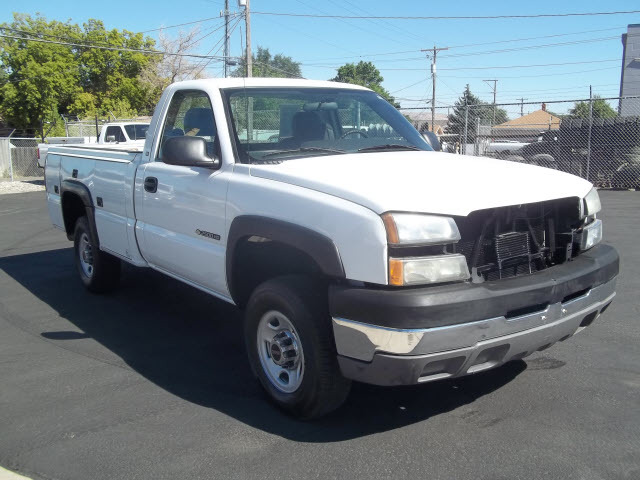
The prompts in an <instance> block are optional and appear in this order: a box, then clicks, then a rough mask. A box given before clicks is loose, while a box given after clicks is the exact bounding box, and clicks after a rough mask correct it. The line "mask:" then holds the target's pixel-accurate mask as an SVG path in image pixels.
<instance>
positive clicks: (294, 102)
mask: <svg viewBox="0 0 640 480" xmlns="http://www.w3.org/2000/svg"><path fill="white" fill-rule="evenodd" d="M224 95H225V99H226V102H227V107H228V109H229V112H230V113H231V118H232V121H233V123H232V126H233V132H232V135H233V136H234V137H235V142H236V147H237V151H238V154H239V156H240V161H242V162H252V163H260V162H265V163H270V162H274V161H275V162H279V161H282V160H288V159H292V158H302V157H307V156H319V155H339V154H343V153H362V152H377V151H389V150H399V151H400V150H432V148H431V147H430V146H429V144H428V143H427V142H425V141H424V139H423V138H422V137H421V136H420V134H419V133H418V132H417V130H416V129H415V128H414V127H413V125H411V124H410V123H409V122H408V121H407V120H406V119H405V118H404V117H403V116H402V114H401V113H400V112H398V111H397V110H396V109H395V108H394V107H393V106H392V105H390V104H389V103H388V102H387V101H386V100H384V99H383V98H382V97H380V96H379V95H378V94H377V93H374V92H370V91H361V90H351V89H342V88H300V87H289V88H284V87H280V88H247V89H243V88H239V89H227V90H224Z"/></svg>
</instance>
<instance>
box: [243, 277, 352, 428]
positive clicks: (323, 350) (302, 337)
mask: <svg viewBox="0 0 640 480" xmlns="http://www.w3.org/2000/svg"><path fill="white" fill-rule="evenodd" d="M323 287H324V288H323ZM326 291H327V290H326V285H324V286H323V285H321V284H319V283H317V282H314V281H313V280H312V279H310V278H307V277H304V276H286V277H278V278H275V279H272V280H268V281H266V282H264V283H263V284H261V285H259V286H258V287H257V288H256V289H255V291H254V292H253V294H252V295H251V298H250V299H249V303H248V305H247V308H246V312H245V322H244V334H245V342H246V346H247V353H248V356H249V362H250V364H251V368H252V370H253V373H254V375H256V376H257V377H258V380H259V381H260V384H261V385H262V387H263V388H264V390H265V392H266V393H267V395H268V396H269V398H270V399H271V400H272V401H273V402H274V403H275V404H276V405H277V406H278V407H280V408H282V409H283V410H285V411H287V412H288V413H290V414H292V415H294V416H296V417H298V418H303V419H312V418H318V417H321V416H323V415H326V414H327V413H329V412H331V411H333V410H335V409H337V408H338V407H340V405H342V404H343V403H344V401H345V399H346V398H347V395H348V394H349V389H350V387H351V381H350V380H347V379H346V378H344V377H343V376H342V374H341V372H340V368H339V366H338V360H337V353H336V349H335V341H334V338H333V330H332V327H331V321H330V318H329V313H328V309H327V298H326ZM272 311H276V312H278V313H281V314H283V315H284V316H285V317H286V318H287V319H288V321H289V322H290V323H291V324H292V326H293V328H294V329H295V332H294V333H295V335H296V336H297V340H298V341H299V342H300V345H301V351H302V352H303V359H304V360H303V367H302V368H303V371H304V374H303V375H302V378H301V380H300V384H299V387H298V388H297V390H295V391H293V392H291V393H286V392H283V391H282V390H281V389H279V388H278V387H276V385H275V384H274V382H273V381H272V380H271V379H270V377H269V374H268V373H267V372H265V368H263V365H262V363H261V360H260V355H261V354H260V353H259V350H258V349H259V346H258V335H259V333H258V330H259V325H260V322H261V319H262V318H263V316H264V315H265V314H266V315H268V312H272Z"/></svg>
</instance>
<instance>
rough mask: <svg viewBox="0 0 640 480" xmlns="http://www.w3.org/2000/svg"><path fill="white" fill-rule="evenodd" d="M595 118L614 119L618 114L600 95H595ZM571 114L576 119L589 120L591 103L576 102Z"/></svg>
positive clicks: (570, 111) (593, 101)
mask: <svg viewBox="0 0 640 480" xmlns="http://www.w3.org/2000/svg"><path fill="white" fill-rule="evenodd" d="M592 103H593V118H614V117H617V116H618V114H617V112H616V111H615V110H614V109H613V108H612V107H611V105H609V104H608V103H607V101H606V100H604V99H602V97H600V95H594V97H593V100H592ZM569 114H570V115H572V116H574V117H580V118H589V102H576V103H575V105H574V106H573V108H572V109H571V110H569Z"/></svg>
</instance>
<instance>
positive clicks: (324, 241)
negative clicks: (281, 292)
mask: <svg viewBox="0 0 640 480" xmlns="http://www.w3.org/2000/svg"><path fill="white" fill-rule="evenodd" d="M251 236H258V237H263V238H268V239H269V240H273V241H276V242H280V243H283V244H286V245H289V246H291V247H294V248H297V249H298V250H301V251H303V252H305V253H306V254H307V255H309V256H310V257H311V259H312V260H313V261H314V262H315V263H316V264H317V265H318V267H319V268H320V270H321V271H322V273H323V274H324V275H327V276H328V277H333V278H345V272H344V267H343V265H342V260H341V259H340V253H339V252H338V248H337V247H336V245H335V243H333V240H331V239H330V238H329V237H327V236H325V235H323V234H321V233H318V232H316V231H314V230H311V229H309V228H306V227H302V226H300V225H296V224H294V223H289V222H285V221H282V220H276V219H273V218H268V217H261V216H257V215H241V216H238V217H236V218H234V219H233V222H232V223H231V226H230V227H229V235H228V238H227V255H226V276H227V286H228V287H229V292H230V293H231V297H232V298H234V297H235V295H234V294H235V293H237V292H234V291H233V285H234V277H233V275H234V272H233V262H234V254H235V249H236V247H237V245H238V243H239V241H240V240H241V239H243V238H247V237H251Z"/></svg>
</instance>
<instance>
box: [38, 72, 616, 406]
mask: <svg viewBox="0 0 640 480" xmlns="http://www.w3.org/2000/svg"><path fill="white" fill-rule="evenodd" d="M371 124H375V125H384V128H376V129H375V130H372V129H368V128H365V127H364V126H365V125H371ZM343 125H346V126H347V127H343ZM258 130H259V131H267V130H269V131H275V132H278V133H277V138H269V139H262V140H256V138H261V137H260V136H259V135H254V131H258ZM274 135H275V134H274ZM45 177H46V192H47V201H48V207H49V212H50V216H51V219H52V221H53V224H54V225H56V226H57V227H58V228H60V229H61V230H63V231H64V232H66V234H67V237H68V238H69V240H73V242H74V248H75V258H76V264H77V270H78V274H79V276H80V278H81V280H82V282H83V283H84V285H85V286H86V287H87V288H88V289H89V290H91V291H93V292H102V291H106V290H109V289H111V288H114V287H115V286H116V285H117V283H118V279H119V276H120V264H121V262H122V261H124V262H128V263H130V264H133V265H136V266H140V267H151V268H153V269H156V270H158V271H160V272H163V273H165V274H167V275H168V276H170V277H173V278H176V279H178V280H180V281H183V282H185V283H187V284H189V285H192V286H194V287H196V288H198V289H200V290H203V291H205V292H207V293H209V294H211V295H214V296H216V297H218V298H220V299H222V300H224V301H227V302H230V303H234V304H235V305H237V306H238V307H239V308H241V309H243V310H244V312H245V320H244V332H245V337H246V346H247V352H248V357H249V362H250V364H251V366H252V368H253V371H254V372H255V374H256V376H257V378H258V379H259V381H260V383H261V385H262V386H263V387H264V389H265V390H266V392H267V393H268V394H269V396H270V397H271V398H272V399H273V401H274V402H275V403H276V404H277V405H279V406H280V407H282V408H284V409H285V410H287V411H289V412H291V413H293V414H294V415H297V416H300V417H306V418H310V417H317V416H320V415H323V414H325V413H327V412H329V411H331V410H333V409H335V408H337V407H338V406H339V405H340V404H341V403H342V402H343V401H344V399H345V397H346V396H347V394H348V391H349V386H350V382H351V380H357V381H361V382H368V383H372V384H377V385H407V384H417V383H423V382H429V381H432V380H438V379H444V378H452V377H457V376H461V375H467V374H473V373H477V372H482V371H485V370H487V369H491V368H494V367H496V366H499V365H501V364H503V363H505V362H508V361H511V360H518V359H522V358H524V357H526V356H528V355H531V354H532V353H533V352H535V351H538V350H542V349H545V348H547V347H549V346H550V345H552V344H553V343H555V342H558V341H563V340H566V339H567V338H569V337H571V336H572V335H573V334H574V333H576V332H577V331H580V330H581V329H583V328H584V327H586V326H588V325H590V324H591V323H592V322H593V321H594V320H595V319H597V318H598V317H599V316H600V314H601V313H602V312H604V310H605V309H606V308H607V307H608V306H609V304H610V303H611V301H612V299H613V297H614V296H615V285H616V278H617V275H618V268H619V267H618V263H619V259H618V254H617V252H616V250H615V249H614V248H612V247H610V246H608V245H604V244H601V238H602V223H601V220H600V219H598V218H596V217H597V214H598V211H599V210H600V200H599V197H598V193H597V191H596V190H595V189H593V187H592V185H591V184H590V183H588V182H587V181H585V180H582V179H580V178H578V177H575V176H572V175H569V174H566V173H562V172H558V171H554V170H549V169H545V168H541V167H537V166H531V165H524V164H518V163H512V162H507V161H501V160H496V159H489V158H477V157H466V156H461V155H451V154H447V153H440V152H434V151H432V149H431V147H429V145H428V144H427V143H426V142H425V141H424V139H423V138H422V137H421V136H420V134H419V133H418V132H417V131H416V130H415V129H414V127H413V126H412V125H411V124H410V123H409V122H408V121H407V120H405V118H404V117H403V116H402V115H401V114H400V113H399V112H398V111H396V109H394V108H393V107H392V106H391V105H390V104H388V103H387V102H386V101H385V100H383V99H382V98H381V97H380V96H379V95H377V94H376V93H375V92H373V91H371V90H368V89H366V88H362V87H359V86H354V85H347V84H340V83H333V82H321V81H308V80H291V79H259V78H253V79H242V78H238V79H209V80H195V81H187V82H180V83H176V84H173V85H171V86H170V87H168V88H167V89H166V91H165V92H164V94H163V95H162V97H161V99H160V102H159V103H158V105H157V107H156V110H155V113H154V116H153V120H152V121H151V125H150V127H149V134H148V135H147V138H146V143H145V145H144V148H143V149H142V151H139V152H138V151H126V150H110V149H108V148H107V149H105V148H100V147H98V146H95V147H94V146H83V147H72V146H69V147H52V148H51V150H50V152H49V156H48V158H47V164H46V169H45ZM212 315H213V314H212ZM212 375H215V372H212Z"/></svg>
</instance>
